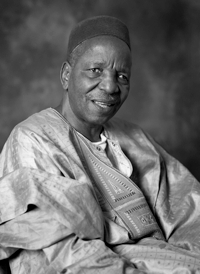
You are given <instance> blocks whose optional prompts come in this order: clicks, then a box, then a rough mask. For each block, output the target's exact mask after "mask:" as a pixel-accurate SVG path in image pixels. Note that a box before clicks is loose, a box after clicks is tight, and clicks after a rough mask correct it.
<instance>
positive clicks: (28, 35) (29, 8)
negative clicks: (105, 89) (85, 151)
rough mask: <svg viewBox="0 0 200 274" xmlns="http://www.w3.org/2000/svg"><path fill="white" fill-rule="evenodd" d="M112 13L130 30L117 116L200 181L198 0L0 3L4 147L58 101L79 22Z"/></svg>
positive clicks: (0, 138) (0, 108) (0, 97)
mask: <svg viewBox="0 0 200 274" xmlns="http://www.w3.org/2000/svg"><path fill="white" fill-rule="evenodd" d="M101 14H107V15H113V16H117V17H119V18H120V19H121V20H123V21H124V22H125V23H126V24H127V25H128V26H129V28H130V32H131V37H132V38H131V40H132V56H133V70H132V82H131V90H130V95H129V98H128V100H127V102H126V103H125V104H124V106H123V107H122V109H121V110H120V112H119V114H118V116H120V117H122V118H125V119H128V120H130V121H132V122H134V123H137V124H139V125H140V126H141V127H142V128H143V129H145V130H146V131H147V132H148V133H150V134H151V135H152V136H153V137H154V138H155V139H156V140H157V141H158V142H159V143H160V144H162V146H164V147H165V149H166V150H167V151H168V152H170V153H171V154H172V155H174V156H175V157H176V158H178V159H179V160H180V161H181V162H182V163H183V164H185V165H186V166H187V167H188V168H189V170H191V171H192V173H193V174H194V175H195V176H196V177H197V178H198V179H199V180H200V156H199V152H200V150H199V141H200V126H199V122H200V115H199V114H200V110H199V104H200V75H199V74H200V1H199V0H151V1H149V0H74V1H73V0H71V1H70V0H1V1H0V49H1V50H0V83H1V85H0V150H1V149H2V147H3V144H4V142H5V140H6V138H7V137H8V135H9V133H10V131H11V130H12V128H13V127H14V126H15V125H16V124H17V123H18V122H20V121H22V120H24V119H25V118H27V117H28V116H29V115H30V114H32V113H34V112H37V111H40V110H41V109H43V108H46V107H48V106H56V105H57V104H58V103H59V101H60V99H61V95H62V88H61V84H60V81H59V71H60V67H61V64H62V62H63V61H64V60H65V54H66V45H67V40H68V36H69V32H70V30H71V28H72V27H73V26H74V25H75V24H76V22H78V21H80V20H82V19H85V18H86V17H88V16H94V15H101Z"/></svg>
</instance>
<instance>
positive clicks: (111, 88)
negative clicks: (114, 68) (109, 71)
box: [99, 75, 119, 94]
mask: <svg viewBox="0 0 200 274" xmlns="http://www.w3.org/2000/svg"><path fill="white" fill-rule="evenodd" d="M99 87H100V89H102V90H104V91H106V92H108V93H111V94H112V93H116V92H118V91H119V87H118V85H117V79H116V77H115V76H114V75H105V76H104V77H103V78H102V80H101V82H100V84H99Z"/></svg>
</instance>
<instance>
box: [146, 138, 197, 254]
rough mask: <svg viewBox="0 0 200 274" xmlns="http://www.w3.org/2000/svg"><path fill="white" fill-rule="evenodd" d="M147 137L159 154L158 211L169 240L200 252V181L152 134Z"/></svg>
mask: <svg viewBox="0 0 200 274" xmlns="http://www.w3.org/2000/svg"><path fill="white" fill-rule="evenodd" d="M147 138H148V140H150V142H151V144H152V145H153V148H154V150H155V152H156V153H157V155H158V156H159V163H160V164H159V166H160V170H159V181H158V187H157V193H156V195H154V196H155V197H156V199H155V201H156V202H155V214H156V215H157V217H158V219H159V222H160V225H161V226H162V230H163V231H164V234H165V237H166V240H167V241H168V242H169V243H171V244H173V245H175V246H178V247H181V248H184V249H187V250H190V251H194V252H197V253H200V229H199V228H200V183H199V182H198V180H197V179H196V178H195V177H194V176H193V175H192V174H191V173H190V171H189V170H188V169H187V168H186V167H185V166H184V165H183V164H181V163H180V162H179V161H178V160H177V159H175V158H174V157H172V156H171V155H169V154H168V153H167V152H166V151H165V150H164V149H163V148H162V147H161V146H160V145H159V144H158V143H156V142H155V141H154V140H153V139H152V138H151V137H149V136H148V137H147ZM152 184H156V182H155V181H154V182H152ZM150 194H151V193H150Z"/></svg>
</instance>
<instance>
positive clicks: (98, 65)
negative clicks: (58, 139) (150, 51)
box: [65, 36, 131, 129]
mask: <svg viewBox="0 0 200 274" xmlns="http://www.w3.org/2000/svg"><path fill="white" fill-rule="evenodd" d="M65 69H66V68H65ZM66 70H67V73H66V75H67V86H68V91H67V99H66V100H67V102H66V104H65V106H66V109H65V115H66V117H67V119H68V121H69V122H70V123H71V124H72V125H73V126H74V127H75V128H76V129H79V128H80V127H81V126H83V125H85V126H89V127H95V126H100V125H103V124H104V123H105V122H106V121H107V120H109V119H110V118H111V117H112V116H113V115H114V114H115V113H116V112H117V111H118V110H119V108H120V107H121V105H122V104H123V102H124V101H125V99H126V98H127V95H128V92H129V79H130V73H131V54H130V50H129V48H128V46H127V45H126V44H125V43H124V42H123V41H121V40H120V39H118V38H115V37H110V36H101V37H96V38H92V39H89V40H87V41H86V42H84V45H83V51H82V53H81V55H80V56H79V57H78V58H77V60H76V61H75V63H74V65H73V66H72V67H71V66H69V65H68V66H67V69H66Z"/></svg>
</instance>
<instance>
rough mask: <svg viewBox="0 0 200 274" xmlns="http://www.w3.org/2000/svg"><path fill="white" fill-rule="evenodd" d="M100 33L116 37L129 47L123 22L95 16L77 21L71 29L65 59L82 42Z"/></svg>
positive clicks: (112, 18)
mask: <svg viewBox="0 0 200 274" xmlns="http://www.w3.org/2000/svg"><path fill="white" fill-rule="evenodd" d="M102 35H110V36H114V37H117V38H119V39H121V40H122V41H124V42H125V43H126V44H127V45H128V47H129V48H131V44H130V38H129V31H128V28H127V27H126V25H125V24H124V23H123V22H121V21H120V20H119V19H117V18H115V17H111V16H96V17H91V18H89V19H86V20H83V21H81V22H79V23H78V24H77V25H76V26H75V28H74V29H73V30H72V31H71V33H70V36H69V41H68V48H67V60H68V59H69V56H70V54H71V52H72V51H73V50H74V49H75V48H76V47H77V46H78V45H80V44H81V43H82V42H84V41H85V40H88V39H90V38H93V37H96V36H102Z"/></svg>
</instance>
